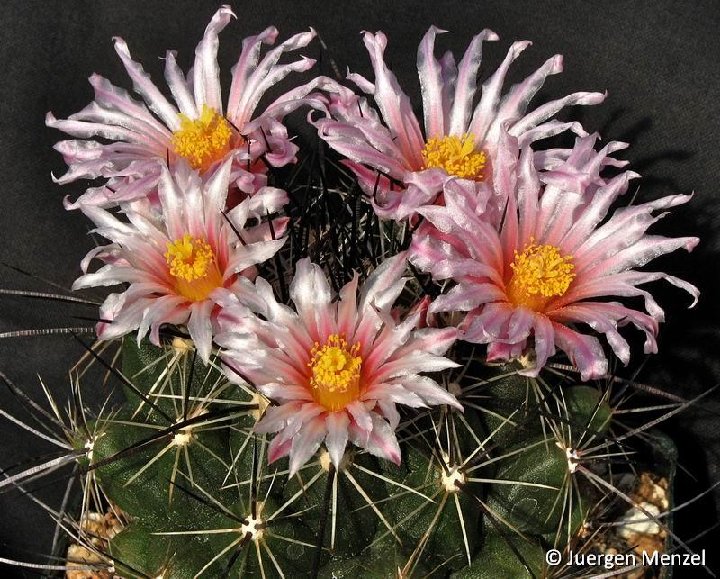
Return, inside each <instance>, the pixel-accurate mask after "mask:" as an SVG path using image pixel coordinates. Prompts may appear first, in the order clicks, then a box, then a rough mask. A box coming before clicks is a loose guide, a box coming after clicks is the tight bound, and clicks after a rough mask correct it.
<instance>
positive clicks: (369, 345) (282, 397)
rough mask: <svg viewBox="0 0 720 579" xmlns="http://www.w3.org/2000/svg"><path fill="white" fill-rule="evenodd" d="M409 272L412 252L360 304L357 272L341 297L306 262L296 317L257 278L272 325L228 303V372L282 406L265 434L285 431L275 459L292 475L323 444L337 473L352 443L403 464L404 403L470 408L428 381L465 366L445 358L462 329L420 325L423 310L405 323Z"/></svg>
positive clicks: (269, 413) (300, 271)
mask: <svg viewBox="0 0 720 579" xmlns="http://www.w3.org/2000/svg"><path fill="white" fill-rule="evenodd" d="M405 268H406V258H405V255H404V254H399V255H397V256H394V257H392V258H390V259H388V260H386V261H384V262H383V263H382V264H381V265H380V266H379V267H378V268H377V269H376V270H375V271H374V272H373V273H372V274H371V275H370V276H369V277H368V279H367V281H366V282H365V283H364V284H363V286H362V288H361V290H360V296H359V300H358V298H357V287H358V277H357V275H356V276H355V278H354V279H353V280H352V281H350V282H349V283H348V284H347V285H346V286H345V287H343V288H342V289H341V290H340V293H339V299H338V300H337V301H334V300H333V295H332V292H331V290H330V284H329V282H328V280H327V278H326V277H325V274H324V273H323V272H322V270H321V269H320V267H319V266H317V265H314V264H312V263H310V260H309V259H302V260H300V261H299V262H298V264H297V269H296V273H295V278H294V280H293V283H292V285H291V287H290V293H291V298H292V300H293V303H294V304H295V309H296V311H293V310H292V309H290V308H289V307H287V306H284V305H281V304H278V303H277V302H276V301H275V298H274V297H273V292H272V289H271V288H270V286H269V285H268V284H267V282H265V281H264V280H263V279H262V278H258V279H257V281H256V286H257V288H258V294H259V295H261V296H263V297H264V299H265V301H266V307H265V309H264V310H263V311H262V312H260V313H261V314H262V319H261V318H260V317H258V316H256V315H255V314H252V313H250V312H248V311H246V309H245V308H242V307H236V308H235V309H234V310H233V308H232V307H231V306H230V305H228V304H225V307H224V309H223V313H222V314H221V316H220V327H221V333H220V334H219V335H218V336H217V341H218V344H219V345H220V346H221V347H222V348H223V350H222V359H223V362H224V364H225V366H226V372H227V373H228V375H229V376H230V378H231V379H234V380H236V381H240V382H241V383H244V381H247V382H249V383H250V384H252V385H253V386H254V387H256V388H257V389H258V390H259V391H260V392H261V393H262V394H263V395H265V396H266V397H267V398H269V399H270V400H271V401H272V402H273V403H274V404H273V405H271V406H269V407H268V408H267V410H266V412H265V415H264V418H262V419H261V420H260V422H258V424H257V425H256V431H257V432H260V433H272V432H277V434H276V436H275V437H274V438H273V440H272V442H271V443H270V447H269V449H268V460H269V461H270V462H273V461H275V460H277V459H279V458H281V457H284V456H287V455H289V457H290V474H291V476H292V475H293V474H294V473H295V472H297V470H298V469H299V468H300V467H301V466H302V465H303V464H305V463H306V462H307V461H308V460H309V459H310V457H311V456H312V455H313V454H315V452H316V451H317V450H318V448H319V447H320V445H321V444H322V443H323V441H324V442H325V446H326V447H327V450H328V454H329V456H330V459H331V461H332V463H333V464H334V465H335V466H336V467H339V466H340V463H341V461H342V458H343V456H344V453H345V449H346V446H347V443H348V441H349V442H351V443H353V444H354V445H356V446H358V447H360V448H363V449H365V450H367V451H368V452H370V453H371V454H373V455H376V456H379V457H382V458H386V459H389V460H391V461H393V462H395V463H399V461H400V447H399V445H398V442H397V439H396V437H395V430H396V428H397V426H398V424H399V421H400V416H399V414H398V411H397V409H396V404H404V405H406V406H410V407H413V408H418V407H427V406H429V405H435V404H449V405H451V406H454V407H456V408H461V406H460V404H459V403H458V402H457V400H456V399H455V397H454V396H453V395H452V394H450V393H449V392H448V391H447V390H446V389H444V388H443V387H441V386H440V385H439V384H438V383H437V382H436V381H435V380H434V379H432V378H430V377H429V376H423V375H421V374H422V373H423V372H437V371H441V370H444V369H446V368H451V367H455V366H457V364H456V363H455V362H453V361H451V360H449V359H448V358H446V357H444V356H443V354H444V353H445V352H446V351H447V349H448V348H449V347H450V346H451V345H452V344H453V342H454V341H455V336H456V334H457V330H456V329H455V328H444V329H437V328H424V329H417V326H418V324H419V322H420V318H421V316H422V312H421V311H420V310H417V311H415V312H414V313H409V314H408V315H406V316H405V317H404V319H400V320H396V318H395V317H393V315H392V312H391V308H392V306H393V303H394V302H395V300H396V298H397V297H398V296H399V295H400V293H401V292H402V290H403V288H404V286H405V283H406V281H407V279H406V278H403V277H402V274H403V272H404V271H405Z"/></svg>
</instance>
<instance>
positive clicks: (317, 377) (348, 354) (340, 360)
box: [308, 334, 362, 412]
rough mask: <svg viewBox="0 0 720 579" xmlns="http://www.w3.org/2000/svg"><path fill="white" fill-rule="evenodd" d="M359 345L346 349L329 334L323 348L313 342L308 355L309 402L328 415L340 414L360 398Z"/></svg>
mask: <svg viewBox="0 0 720 579" xmlns="http://www.w3.org/2000/svg"><path fill="white" fill-rule="evenodd" d="M359 351H360V343H358V342H356V343H355V344H354V345H353V346H349V345H348V343H347V341H346V340H345V338H344V337H341V336H338V335H337V334H332V335H331V336H330V337H328V339H327V341H326V342H325V344H324V345H322V346H321V345H320V344H319V343H318V342H315V345H314V346H313V348H312V350H311V351H310V362H309V363H308V366H309V367H310V373H311V377H310V388H311V391H312V395H313V398H315V401H316V402H317V403H318V404H321V405H323V406H324V407H325V408H327V409H328V410H329V411H331V412H337V411H338V410H342V409H343V408H345V407H346V406H347V405H348V404H350V403H351V402H353V401H354V400H357V398H358V396H359V395H360V370H361V368H362V357H361V356H359V355H358V352H359Z"/></svg>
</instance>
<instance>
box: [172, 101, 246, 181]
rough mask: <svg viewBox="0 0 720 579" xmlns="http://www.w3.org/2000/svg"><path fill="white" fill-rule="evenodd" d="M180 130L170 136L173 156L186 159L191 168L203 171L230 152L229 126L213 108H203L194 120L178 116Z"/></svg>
mask: <svg viewBox="0 0 720 579" xmlns="http://www.w3.org/2000/svg"><path fill="white" fill-rule="evenodd" d="M179 117H180V128H179V129H178V130H177V131H175V132H174V133H173V136H172V146H173V150H174V151H175V153H176V154H177V155H179V156H181V157H183V158H185V159H186V160H187V162H188V163H190V166H191V167H192V168H193V169H198V170H200V171H206V170H207V169H209V168H210V166H211V165H212V164H213V163H215V162H216V161H219V160H220V159H222V158H223V157H224V156H225V155H227V153H228V152H229V151H230V145H231V140H232V136H233V134H232V129H231V128H230V123H228V122H227V120H225V118H224V117H223V116H222V115H221V114H219V113H218V112H217V111H215V110H214V109H211V108H210V107H208V106H207V105H203V109H202V113H201V114H200V116H199V117H198V118H197V119H194V120H193V119H190V118H188V117H187V116H185V115H184V114H182V113H180V115H179Z"/></svg>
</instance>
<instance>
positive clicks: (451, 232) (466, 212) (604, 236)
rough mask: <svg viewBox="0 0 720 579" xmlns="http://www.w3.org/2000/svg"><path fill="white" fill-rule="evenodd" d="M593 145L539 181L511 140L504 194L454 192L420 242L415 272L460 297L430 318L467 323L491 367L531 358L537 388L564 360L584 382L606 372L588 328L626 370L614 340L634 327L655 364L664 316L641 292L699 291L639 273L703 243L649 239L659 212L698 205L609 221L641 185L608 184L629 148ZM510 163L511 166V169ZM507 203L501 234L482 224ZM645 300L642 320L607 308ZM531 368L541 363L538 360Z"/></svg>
mask: <svg viewBox="0 0 720 579" xmlns="http://www.w3.org/2000/svg"><path fill="white" fill-rule="evenodd" d="M595 138H596V137H595V136H590V137H586V138H580V139H578V142H577V143H576V146H575V147H574V148H573V149H572V150H571V151H569V152H568V154H567V155H565V159H564V160H562V161H560V160H559V157H556V159H555V161H554V162H553V163H548V168H547V170H544V171H538V170H537V169H536V162H537V161H536V160H534V156H538V155H543V153H533V151H532V150H531V149H530V148H529V147H527V146H525V147H524V148H523V149H522V152H521V154H520V155H519V160H518V154H517V143H516V142H515V139H513V138H512V137H509V136H507V137H506V139H507V143H505V144H504V145H503V147H504V148H505V149H506V152H505V153H504V155H505V158H506V160H508V162H506V163H504V164H503V165H498V166H497V167H496V168H495V171H496V172H497V173H498V176H497V178H496V179H495V182H496V183H498V184H500V185H501V186H502V187H503V188H504V190H501V191H499V192H492V191H490V190H489V188H487V189H483V190H481V193H482V194H481V195H479V196H478V195H471V194H469V193H468V191H467V190H466V189H465V188H463V187H462V186H460V185H459V184H458V183H457V182H456V181H452V180H451V181H449V182H448V183H447V186H446V188H445V194H444V195H445V206H443V207H439V206H435V207H425V208H423V209H421V210H420V213H421V214H422V215H423V216H425V217H426V218H427V220H428V222H429V223H428V222H426V223H424V224H423V225H422V226H421V227H420V228H419V230H418V231H417V232H416V234H415V236H414V238H413V242H412V245H411V248H410V252H411V257H410V260H411V262H412V263H414V264H415V265H416V266H417V267H418V268H420V269H422V270H424V271H427V272H430V273H431V274H432V276H433V278H434V279H436V280H453V281H454V282H456V285H455V286H454V287H453V288H452V289H451V290H450V291H449V292H448V293H446V294H444V295H442V296H440V297H439V298H437V299H436V301H435V302H434V303H433V304H432V306H431V308H430V311H431V312H458V311H460V312H467V314H466V316H465V318H464V321H463V322H462V324H461V330H462V334H461V337H462V339H464V340H467V341H469V342H475V343H482V344H488V359H510V358H518V357H521V356H523V355H525V354H528V353H531V354H534V356H527V357H526V362H528V367H527V368H526V369H525V371H524V373H525V374H528V375H531V376H534V375H537V373H538V371H539V370H540V369H541V368H542V367H543V366H544V365H545V363H546V362H547V360H548V358H549V357H550V356H552V355H553V353H554V352H555V347H556V346H557V347H559V348H560V349H561V350H563V351H564V352H565V353H566V354H567V356H568V357H569V359H570V360H571V362H572V363H573V364H574V365H575V366H576V367H577V368H578V369H579V370H580V372H581V375H582V379H583V380H588V379H590V378H595V377H600V376H603V375H605V374H607V372H608V360H607V358H606V356H605V353H604V351H603V348H602V346H601V344H600V342H599V340H598V339H597V338H596V337H594V336H590V335H586V334H584V333H581V332H580V331H579V330H578V328H577V325H579V324H584V325H587V326H589V327H590V328H591V329H592V330H594V331H596V332H599V333H601V334H604V335H605V337H606V339H607V341H608V343H609V345H610V347H611V348H612V350H613V351H614V352H615V354H616V355H617V357H618V358H619V359H620V360H621V361H622V362H623V363H624V364H627V363H628V361H629V358H630V347H629V345H628V343H627V341H626V340H625V339H624V338H623V337H622V336H621V335H620V333H619V332H618V328H620V327H622V326H625V325H628V324H633V325H634V326H635V327H637V328H638V329H640V330H642V331H643V332H644V333H645V346H644V349H645V352H646V353H655V352H656V351H657V343H656V341H655V338H656V335H657V332H658V324H659V322H661V321H662V320H663V317H664V314H663V310H662V309H661V308H660V306H659V305H658V304H657V303H656V302H655V300H654V299H653V297H652V295H651V294H650V293H648V292H647V291H646V290H644V289H641V288H640V287H639V286H642V285H643V284H646V283H649V282H652V281H656V280H661V279H664V280H666V281H668V282H669V283H671V284H673V285H675V286H677V287H680V288H682V289H684V290H685V291H687V292H688V293H690V294H691V295H692V297H693V298H694V301H693V304H692V305H695V303H696V302H697V297H698V290H697V288H695V286H693V285H691V284H689V283H687V282H685V281H683V280H680V279H678V278H676V277H673V276H670V275H667V274H665V273H662V272H647V271H639V270H637V269H636V268H639V267H642V266H644V265H645V264H646V263H648V262H649V261H651V260H652V259H655V258H656V257H659V256H661V255H664V254H666V253H669V252H671V251H675V250H676V249H680V248H684V249H686V250H688V251H689V250H692V249H693V248H694V247H695V245H696V244H697V243H698V239H697V238H695V237H680V238H666V237H661V236H657V235H649V234H647V229H648V228H649V227H650V226H651V225H652V224H653V223H655V222H656V221H657V220H658V219H660V218H661V217H662V216H663V215H664V214H660V215H655V214H654V213H655V212H657V211H661V210H665V209H669V208H670V207H674V206H676V205H681V204H683V203H687V202H688V201H689V200H690V198H691V196H690V195H670V196H667V197H663V198H661V199H658V200H656V201H650V202H648V203H643V204H639V205H631V206H629V207H623V208H620V209H617V210H616V211H614V212H610V207H611V205H612V204H613V203H614V202H615V201H616V199H617V198H618V196H620V195H622V194H623V193H625V192H626V190H627V187H628V183H629V181H630V180H631V179H633V178H634V177H637V174H636V173H633V172H631V171H625V172H621V173H620V174H617V175H616V176H614V177H612V178H609V179H605V178H603V177H601V176H600V172H601V169H602V168H603V167H604V166H605V165H620V164H622V163H621V162H618V161H616V160H615V159H612V158H611V157H609V155H610V153H612V152H613V151H615V150H617V149H619V148H624V147H625V144H624V143H614V142H611V143H609V144H608V145H607V146H605V148H603V149H602V150H601V151H595V150H594V148H593V145H594V142H595ZM513 158H514V162H511V161H512V160H513ZM495 193H498V194H500V195H501V196H502V197H503V198H505V199H507V204H506V212H505V217H504V220H503V222H502V224H501V226H500V229H499V230H498V229H497V228H496V227H495V226H494V225H493V224H492V223H491V222H489V221H488V220H487V219H485V217H484V212H485V209H486V207H487V206H488V204H489V203H490V199H491V197H492V195H493V194H495ZM615 297H623V298H630V297H635V298H642V299H643V300H644V305H645V311H638V310H636V309H634V308H633V307H631V306H629V305H623V304H622V303H619V302H616V301H611V299H612V298H615ZM533 357H534V360H533Z"/></svg>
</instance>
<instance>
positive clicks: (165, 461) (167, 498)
mask: <svg viewBox="0 0 720 579" xmlns="http://www.w3.org/2000/svg"><path fill="white" fill-rule="evenodd" d="M466 354H467V355H468V356H469V357H468V358H467V364H466V365H465V366H464V367H462V368H460V369H459V370H456V371H455V372H454V375H450V376H448V380H450V381H451V383H452V384H453V386H452V388H453V389H455V390H456V391H457V393H458V398H459V400H461V402H462V403H463V405H464V407H465V410H464V412H459V411H457V410H455V409H453V408H449V407H441V408H438V409H435V410H432V411H429V410H428V411H425V412H422V413H420V414H417V413H410V412H408V413H407V415H406V416H404V417H403V422H402V423H401V427H400V431H399V432H400V434H399V438H400V444H401V449H402V454H403V460H402V463H401V464H400V465H397V466H396V465H393V464H392V463H390V462H388V461H380V460H378V459H376V458H374V457H372V456H371V455H369V454H368V453H365V452H362V451H355V452H349V453H347V454H346V456H345V457H344V460H343V463H342V465H341V467H340V468H339V469H337V470H336V469H335V468H334V467H333V465H332V464H331V462H330V459H329V457H328V455H327V451H325V450H322V449H321V451H319V452H318V453H317V455H316V456H315V457H314V458H313V459H311V461H309V462H308V463H307V464H306V465H305V466H304V467H303V468H301V469H300V471H299V472H298V473H297V475H295V476H294V477H292V478H290V479H288V477H287V472H288V471H287V469H288V465H287V459H282V460H280V461H278V462H277V463H275V464H273V465H272V466H268V465H267V463H266V453H267V446H268V439H267V437H266V435H262V434H257V433H255V432H253V426H254V424H255V423H256V421H257V420H258V418H259V417H260V416H261V415H262V412H263V409H264V408H265V407H266V405H267V404H268V403H269V401H267V400H266V399H263V397H262V396H261V395H259V394H257V393H255V392H253V391H252V390H250V389H246V388H242V387H241V386H238V385H236V384H232V383H230V382H229V381H228V380H227V378H225V376H224V375H223V374H222V372H220V370H219V368H218V366H217V361H216V360H214V359H213V360H211V361H210V363H209V364H208V365H204V364H203V363H202V362H201V361H200V360H199V358H198V357H197V356H196V354H195V352H194V350H193V348H192V346H191V345H189V344H188V342H187V341H186V340H184V339H182V338H177V337H176V338H173V339H169V340H168V341H167V343H165V344H164V346H163V347H162V348H158V347H156V346H153V345H151V344H149V343H147V342H142V343H140V344H138V342H137V340H135V339H133V338H126V339H125V340H124V341H123V342H122V346H121V348H120V356H121V359H122V364H121V365H120V368H121V375H122V377H123V378H122V380H123V381H124V382H125V387H124V388H123V392H124V394H125V398H126V399H125V402H124V403H123V404H122V406H121V407H120V408H119V409H117V411H116V412H114V413H113V414H112V415H111V416H106V417H103V418H101V419H98V420H96V421H95V422H93V423H92V430H93V443H92V444H91V445H90V446H91V448H92V454H91V456H87V455H86V456H84V457H83V459H82V462H81V467H82V468H83V469H84V470H85V471H86V472H88V473H94V480H95V481H97V484H98V485H99V488H100V489H102V493H103V496H104V499H103V503H104V504H105V508H108V506H112V508H113V509H114V510H115V511H117V512H120V513H122V519H123V521H124V522H125V523H126V524H125V526H124V528H123V529H122V530H121V531H120V532H119V533H117V534H116V535H115V536H113V537H112V538H111V539H110V540H109V543H108V545H107V550H106V551H105V552H104V554H103V555H104V557H105V561H106V564H107V565H110V566H112V568H113V569H114V570H115V572H116V573H118V574H119V575H121V576H123V577H168V578H170V577H198V576H202V577H222V576H242V577H246V576H247V577H255V576H257V577H283V576H284V577H313V576H317V577H338V578H340V577H351V576H361V577H393V576H398V577H416V576H417V577H421V576H427V577H457V578H475V577H498V576H500V575H502V576H507V577H555V576H562V567H560V566H559V567H557V568H553V567H548V566H547V564H546V563H545V552H546V551H547V550H548V549H549V548H557V549H559V550H560V551H564V552H567V551H568V550H570V549H573V548H574V549H577V548H578V547H577V546H578V545H581V544H582V542H583V540H584V539H583V533H581V531H582V530H583V529H587V528H589V527H591V526H593V525H596V526H600V527H601V526H602V523H603V519H602V516H601V515H602V513H601V512H599V511H598V508H597V507H596V506H595V505H598V504H600V503H602V502H603V501H608V500H612V499H613V498H615V499H616V498H617V497H612V496H611V495H612V491H611V490H609V488H602V487H601V488H598V483H597V481H596V480H594V479H596V478H602V479H603V480H607V481H608V486H609V487H610V486H611V485H614V483H613V482H612V480H613V478H612V477H611V476H610V469H611V462H610V459H609V458H608V455H611V454H613V453H611V452H607V448H606V447H607V446H608V445H611V444H612V440H613V435H612V434H611V433H612V432H613V430H614V427H613V423H614V420H613V410H612V408H611V406H610V404H609V403H608V399H609V396H610V393H611V389H605V390H603V389H602V388H601V387H597V386H589V385H570V386H568V385H567V384H564V383H563V381H564V380H563V378H562V377H558V378H557V382H556V383H555V384H554V385H552V383H551V382H550V381H548V380H546V379H533V378H527V377H524V376H520V375H518V374H517V369H518V368H517V367H514V366H512V365H508V366H487V365H484V364H480V363H479V362H477V361H476V360H475V359H474V358H472V357H471V356H472V352H466ZM457 355H459V356H460V355H461V353H460V352H458V354H457ZM477 374H482V376H479V375H477ZM500 393H502V395H500ZM510 408H512V410H511V411H508V410H509V409H510ZM589 445H595V446H599V447H600V448H602V449H605V450H603V452H596V453H595V456H598V457H599V458H596V459H593V460H592V461H590V460H588V459H586V458H585V457H583V455H582V452H581V451H580V449H581V448H583V447H586V448H587V447H589ZM83 446H84V444H83ZM585 464H587V465H588V466H587V467H585V466H584V465H585ZM586 468H587V469H588V470H587V472H588V473H589V474H590V475H591V477H592V478H587V477H586V476H583V474H582V472H583V471H584V470H585V469H586ZM596 473H598V474H596ZM598 493H600V494H601V495H602V496H601V497H600V498H599V497H598ZM556 573H557V574H556Z"/></svg>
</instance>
